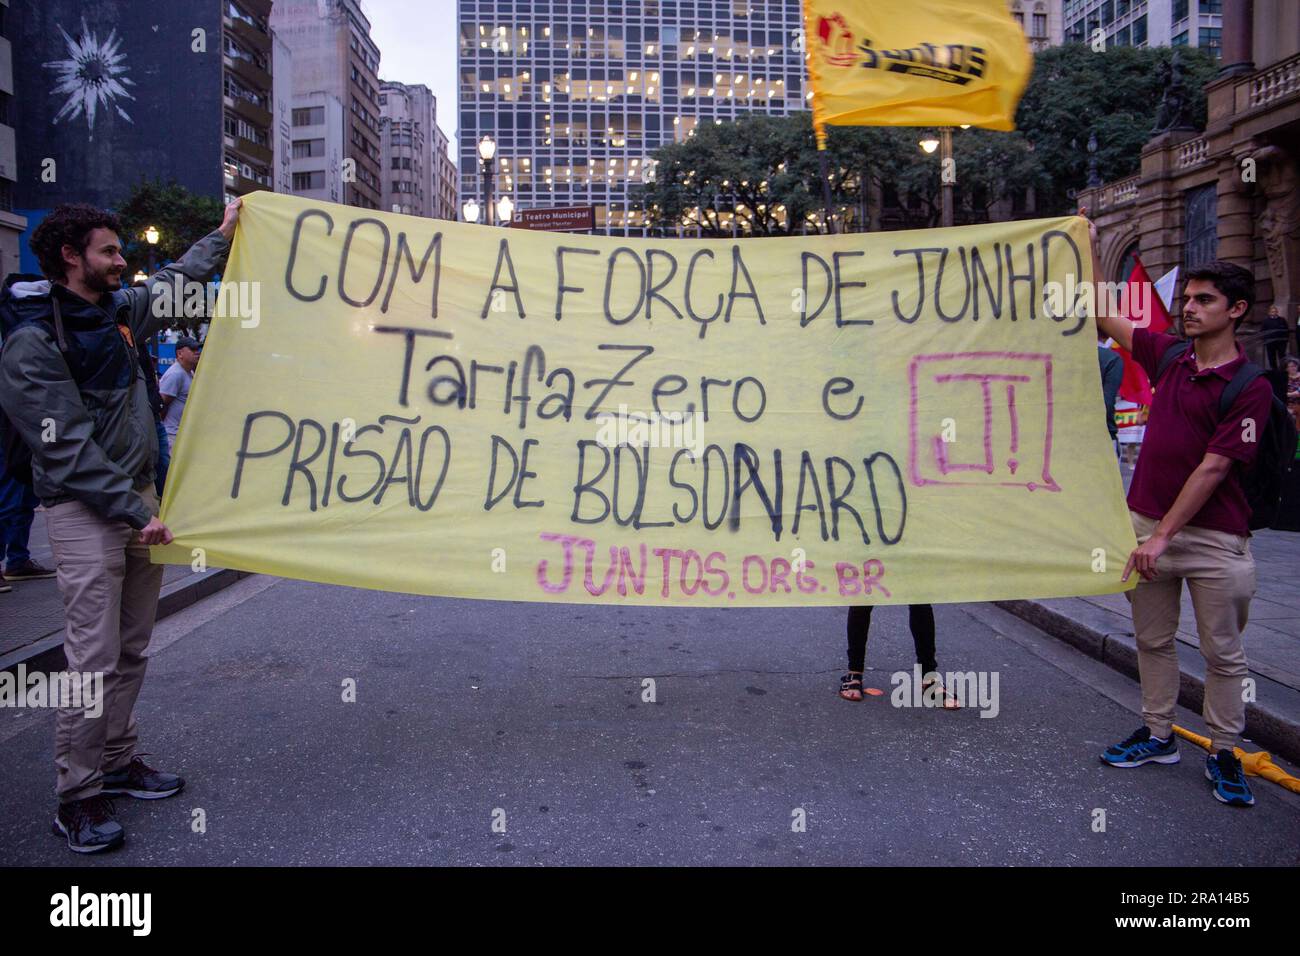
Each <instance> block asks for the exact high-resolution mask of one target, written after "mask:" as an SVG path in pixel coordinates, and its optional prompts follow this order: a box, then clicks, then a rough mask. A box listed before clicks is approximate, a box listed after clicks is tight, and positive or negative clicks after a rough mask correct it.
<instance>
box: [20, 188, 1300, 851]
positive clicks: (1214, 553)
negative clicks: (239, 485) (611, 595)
mask: <svg viewBox="0 0 1300 956" xmlns="http://www.w3.org/2000/svg"><path fill="white" fill-rule="evenodd" d="M239 213H240V201H239V200H236V201H235V202H233V203H231V204H230V205H229V206H227V207H226V211H225V217H224V219H223V221H222V223H221V225H220V226H219V227H218V229H217V230H216V231H214V232H212V233H211V234H210V235H208V236H206V237H205V238H203V239H201V240H200V241H199V242H198V243H196V244H195V245H194V246H193V247H192V248H191V249H190V250H189V251H188V252H187V253H186V254H185V255H184V256H182V257H181V258H180V259H179V260H177V261H176V262H173V263H171V264H169V265H167V266H165V267H164V268H163V269H162V270H161V271H160V272H159V273H158V274H156V275H155V276H153V277H150V278H149V279H148V280H147V281H146V282H144V283H142V284H139V285H137V286H134V287H130V288H124V287H123V284H122V275H123V273H124V271H125V269H126V262H125V260H124V258H123V255H122V243H121V239H120V233H121V228H120V224H119V223H118V221H117V219H116V218H115V217H114V216H113V214H111V213H109V212H106V211H103V210H98V209H95V208H93V207H90V206H85V205H68V206H61V207H59V208H58V209H56V210H54V211H53V212H52V213H51V215H50V216H48V217H47V218H46V219H45V220H44V221H43V222H42V223H41V224H40V226H39V227H37V229H36V230H35V231H34V233H33V235H32V237H31V247H32V251H33V252H34V253H35V255H36V257H37V259H38V260H39V262H40V265H41V269H42V271H43V273H44V276H43V277H35V276H11V277H9V279H7V280H6V282H5V285H4V288H3V290H0V337H2V343H0V409H2V410H3V412H4V416H5V418H4V419H3V420H2V421H0V425H2V424H5V423H6V422H7V423H8V428H9V430H10V432H11V433H12V435H13V436H14V440H13V441H7V442H6V448H5V450H6V454H7V456H8V460H7V461H6V462H5V464H6V469H5V474H6V476H7V477H6V481H5V485H4V492H3V497H0V505H2V506H3V507H4V523H3V527H4V530H5V535H6V539H5V548H6V553H5V559H6V564H5V573H6V575H7V576H8V577H10V578H13V579H15V580H21V579H22V578H23V577H24V576H27V577H34V576H45V577H49V576H51V575H54V574H55V573H56V572H54V571H51V570H50V569H47V568H43V567H41V566H40V565H38V564H35V563H34V562H32V561H31V558H30V555H28V554H27V553H26V551H25V547H24V545H25V542H26V533H27V531H28V530H30V525H31V513H32V510H33V509H34V508H35V507H36V505H37V503H38V502H39V504H40V505H41V506H43V508H44V513H45V520H46V525H47V529H48V533H49V540H50V546H51V548H52V550H53V553H54V557H55V562H56V564H57V578H58V585H59V589H60V591H61V593H62V596H63V603H64V609H65V613H66V618H67V625H66V633H65V639H64V650H65V653H66V656H67V661H68V668H69V669H70V670H72V671H74V672H82V673H87V672H102V673H103V674H104V675H105V681H104V696H105V698H106V699H105V701H104V708H103V713H104V717H103V718H102V719H95V720H90V719H86V718H84V717H83V715H82V712H81V711H79V710H75V709H71V708H68V709H61V710H60V711H59V714H58V718H57V729H56V735H55V746H54V764H55V793H56V796H57V802H58V806H57V810H56V813H55V817H54V823H53V830H54V832H55V833H56V834H58V835H60V836H61V837H63V838H65V839H66V841H67V844H68V846H69V848H71V849H72V850H74V851H76V852H81V853H93V852H98V851H101V850H105V849H108V848H110V847H113V846H116V845H118V844H120V843H121V842H122V841H123V839H124V831H123V828H122V826H121V825H120V824H119V823H118V822H117V820H116V818H115V811H114V808H113V804H112V801H111V799H110V797H111V796H112V795H123V794H124V795H129V796H131V797H136V798H141V799H159V798H164V797H169V796H173V795H174V794H176V793H179V792H180V791H181V789H182V788H183V787H184V781H183V780H182V779H181V778H180V777H179V776H177V775H175V774H172V773H167V772H165V771H162V770H158V769H156V768H154V767H151V766H149V765H148V764H147V763H146V762H145V761H144V760H143V759H142V756H141V753H140V751H139V749H138V731H137V726H136V721H135V717H134V714H133V711H134V705H135V701H136V698H137V696H138V694H139V692H140V687H141V684H142V682H143V680H144V675H145V667H146V656H145V652H146V649H147V647H148V644H149V639H150V635H151V632H152V629H153V625H154V619H155V615H156V610H157V604H158V596H159V589H160V586H161V582H162V567H161V566H160V565H155V564H152V563H150V561H149V551H148V549H149V546H150V545H158V544H167V543H170V541H171V540H172V535H171V532H170V531H169V530H168V528H167V527H166V526H165V525H164V524H163V523H162V522H161V521H160V520H159V518H158V511H159V505H158V502H159V496H160V494H161V487H162V484H161V483H162V481H163V479H164V477H165V474H166V470H167V467H168V464H167V463H168V458H169V455H170V452H171V449H172V446H173V443H174V442H175V440H176V436H177V428H178V425H179V423H180V421H181V415H182V412H183V410H184V407H185V402H186V399H187V397H188V395H189V389H190V383H191V381H192V379H193V375H194V372H195V368H196V367H197V364H198V361H199V354H200V345H199V343H198V342H197V341H195V340H193V339H188V338H182V339H180V340H179V341H178V342H177V343H176V346H177V348H176V362H175V364H173V365H172V366H171V367H170V368H169V369H168V370H167V371H166V373H165V374H164V375H163V376H162V378H161V381H159V380H158V378H157V376H156V374H155V372H154V369H153V364H152V357H151V356H150V354H149V352H148V350H147V349H146V348H145V347H144V344H145V343H146V342H147V341H148V340H149V338H150V337H151V336H153V335H154V334H155V333H156V332H157V331H158V330H159V328H160V326H161V324H162V321H163V320H162V319H160V318H159V317H158V315H157V314H156V310H155V309H153V308H152V307H151V306H152V303H153V299H154V297H155V295H158V296H161V295H165V294H167V293H166V291H165V290H166V289H167V288H168V287H169V286H171V285H172V284H173V282H174V280H175V276H176V274H180V275H181V276H182V277H184V279H186V280H192V281H198V282H207V281H209V280H210V279H211V278H212V277H213V275H214V274H215V273H216V272H217V271H218V269H219V268H220V267H221V264H222V262H223V261H224V259H225V256H226V255H227V253H228V251H229V248H230V241H231V239H232V237H233V235H234V230H235V227H236V223H237V221H238V219H239ZM1092 236H1093V255H1094V274H1099V273H1098V272H1097V271H1096V258H1095V257H1096V233H1095V229H1094V230H1093V233H1092ZM1185 278H1186V285H1185V288H1184V306H1183V309H1182V327H1183V334H1184V336H1185V339H1180V338H1178V337H1176V336H1174V335H1171V334H1157V333H1152V332H1150V331H1149V330H1146V329H1141V328H1135V327H1134V325H1133V324H1132V323H1131V322H1129V321H1128V320H1127V319H1126V318H1123V317H1122V316H1117V315H1110V314H1106V313H1105V310H1104V308H1103V309H1099V311H1100V312H1101V313H1102V314H1100V315H1098V317H1097V331H1098V337H1099V340H1114V341H1115V342H1116V343H1118V344H1119V345H1120V346H1121V347H1123V348H1124V349H1126V350H1127V351H1129V352H1130V353H1131V354H1132V355H1133V358H1134V360H1135V361H1136V362H1137V363H1138V364H1139V365H1140V366H1141V367H1142V368H1143V369H1144V370H1145V371H1146V373H1147V375H1148V377H1149V378H1150V380H1151V382H1152V383H1153V384H1154V385H1155V393H1154V394H1155V398H1154V401H1153V404H1152V406H1151V409H1150V415H1149V419H1148V421H1147V426H1146V437H1145V442H1144V446H1143V449H1142V454H1141V456H1140V457H1139V459H1138V462H1137V469H1136V472H1135V473H1134V476H1133V481H1132V485H1131V488H1130V490H1129V492H1128V507H1129V511H1130V516H1131V520H1132V524H1133V529H1134V532H1135V535H1136V538H1137V541H1138V547H1137V548H1136V549H1135V550H1134V551H1133V552H1132V553H1131V554H1130V555H1129V557H1128V560H1127V563H1126V566H1125V568H1124V571H1123V578H1124V580H1125V581H1127V580H1129V578H1130V577H1131V576H1132V574H1134V573H1136V574H1137V575H1138V576H1139V580H1138V582H1137V585H1136V587H1135V588H1134V589H1133V590H1130V591H1128V592H1126V593H1127V595H1128V598H1129V600H1130V601H1131V603H1132V612H1133V624H1134V630H1135V632H1136V635H1137V647H1138V656H1139V670H1140V674H1141V692H1142V715H1143V724H1142V726H1141V727H1139V728H1138V729H1137V730H1136V731H1134V732H1132V733H1130V734H1129V735H1127V736H1126V737H1124V738H1123V739H1122V740H1120V741H1119V742H1117V743H1116V744H1114V745H1113V746H1111V747H1109V748H1107V749H1106V750H1105V751H1104V752H1103V753H1102V754H1100V759H1101V760H1102V762H1104V763H1105V764H1107V765H1109V766H1111V767H1118V768H1132V767H1137V766H1141V765H1143V764H1147V763H1157V764H1170V763H1177V762H1178V760H1179V753H1178V746H1177V743H1176V741H1175V739H1174V735H1173V730H1172V724H1173V719H1174V710H1175V706H1176V703H1177V698H1178V686H1179V668H1178V662H1177V655H1176V650H1175V632H1176V630H1177V627H1178V616H1179V607H1180V595H1181V592H1182V586H1183V583H1184V582H1186V584H1187V586H1188V588H1189V589H1190V591H1191V594H1192V597H1193V603H1194V607H1195V609H1196V624H1197V631H1198V633H1199V635H1200V648H1201V653H1202V654H1203V655H1204V657H1205V661H1206V680H1205V706H1204V719H1205V722H1206V725H1207V726H1208V728H1209V730H1210V733H1211V737H1212V745H1213V752H1212V753H1211V754H1210V755H1209V757H1208V758H1207V761H1206V768H1205V774H1206V777H1207V778H1208V779H1209V781H1210V783H1211V785H1212V792H1213V794H1214V796H1215V797H1216V798H1217V799H1218V800H1219V801H1221V802H1223V803H1226V804H1231V805H1236V806H1250V805H1252V804H1253V803H1254V797H1253V795H1252V793H1251V790H1250V787H1249V785H1248V784H1247V782H1246V779H1245V776H1244V774H1243V772H1242V767H1241V764H1240V762H1239V761H1238V760H1237V758H1236V757H1235V756H1234V753H1233V748H1234V747H1235V746H1236V744H1237V742H1238V740H1239V738H1240V735H1241V733H1242V731H1243V729H1244V726H1245V704H1244V701H1243V694H1242V681H1243V680H1244V679H1245V678H1246V677H1247V676H1248V675H1247V664H1246V656H1245V652H1244V650H1243V647H1242V630H1243V628H1244V627H1245V624H1246V620H1247V616H1248V612H1249V608H1250V602H1251V598H1252V596H1253V595H1254V593H1255V566H1254V561H1253V559H1252V557H1251V553H1250V543H1249V539H1250V528H1249V518H1250V506H1249V503H1248V501H1247V498H1246V495H1245V493H1244V491H1243V483H1242V477H1243V475H1244V473H1245V471H1246V469H1249V468H1250V467H1251V466H1252V464H1253V462H1254V460H1255V458H1256V455H1257V453H1258V449H1259V447H1260V445H1259V442H1257V441H1254V440H1250V439H1248V438H1247V437H1245V430H1244V429H1243V427H1242V425H1243V422H1246V421H1255V422H1266V421H1268V419H1269V412H1270V407H1271V403H1272V402H1273V401H1274V391H1273V387H1272V386H1271V385H1270V383H1269V382H1268V381H1267V380H1266V379H1265V378H1264V377H1262V375H1261V374H1257V373H1260V372H1261V370H1259V369H1258V368H1257V367H1256V366H1254V365H1251V364H1249V363H1248V361H1247V357H1246V355H1245V352H1244V350H1243V349H1242V347H1241V345H1240V343H1239V342H1238V341H1237V338H1236V332H1237V329H1238V327H1239V326H1240V324H1241V323H1242V321H1243V319H1244V317H1245V316H1246V315H1247V314H1248V313H1249V312H1250V309H1251V308H1252V306H1253V304H1254V299H1255V279H1254V275H1253V274H1252V273H1251V271H1250V270H1249V269H1246V268H1244V267H1242V266H1240V265H1237V264H1234V263H1231V262H1224V261H1215V262H1210V263H1207V264H1205V265H1204V266H1201V267H1199V268H1195V269H1191V270H1189V271H1188V273H1187V274H1186V277H1185ZM1102 353H1103V354H1102V355H1101V357H1100V362H1101V377H1102V382H1103V389H1104V393H1105V395H1106V407H1107V416H1108V426H1109V428H1110V435H1111V438H1112V439H1114V437H1115V425H1114V396H1115V392H1116V391H1117V390H1118V387H1119V376H1120V375H1121V374H1122V371H1121V370H1119V367H1118V364H1117V363H1118V357H1117V356H1115V354H1114V353H1113V352H1112V351H1111V350H1109V349H1102ZM1293 361H1294V360H1293ZM1298 385H1300V363H1295V364H1293V365H1292V366H1291V389H1290V393H1289V394H1290V395H1291V397H1292V398H1293V399H1300V394H1298V388H1297V386H1298ZM1230 389H1231V390H1232V391H1229V390H1230ZM1225 394H1227V395H1228V396H1229V397H1230V398H1231V399H1232V400H1231V401H1230V403H1229V404H1228V407H1227V409H1226V411H1225V410H1223V409H1221V408H1220V407H1219V406H1220V404H1221V403H1222V400H1223V398H1224V396H1225ZM14 502H17V503H18V504H17V506H16V507H15V506H13V503H14ZM11 515H20V516H21V517H19V518H17V519H14V518H11V517H10V516H11ZM24 523H25V524H24ZM20 538H21V540H19V539H20ZM871 618H872V609H871V607H869V606H855V607H852V608H850V609H849V610H848V658H849V662H848V664H849V666H848V672H847V673H846V674H845V675H844V676H843V677H842V678H841V680H840V685H839V695H840V696H841V697H842V698H843V699H844V700H846V701H853V702H859V701H861V700H863V693H864V688H863V680H862V677H863V672H864V669H865V657H866V647H867V635H868V630H869V627H870V623H871ZM909 620H910V625H911V631H912V637H913V641H914V644H915V651H916V658H917V664H918V665H919V667H920V669H921V672H922V673H923V674H924V685H923V686H924V688H925V690H927V691H933V692H935V694H937V695H938V698H939V700H941V702H942V705H943V707H945V708H949V709H955V708H957V707H958V706H959V702H958V701H957V700H956V699H954V698H953V696H952V695H951V694H950V693H949V692H948V691H947V689H945V688H944V687H943V686H942V683H941V682H940V677H939V670H938V663H937V660H936V647H935V644H936V635H935V615H934V609H933V608H932V607H931V606H930V605H912V606H911V607H910V608H909Z"/></svg>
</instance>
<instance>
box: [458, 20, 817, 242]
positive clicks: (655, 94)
mask: <svg viewBox="0 0 1300 956" xmlns="http://www.w3.org/2000/svg"><path fill="white" fill-rule="evenodd" d="M457 30H458V34H459V55H458V60H459V63H458V66H459V73H460V121H459V126H458V132H457V140H458V145H459V154H460V194H461V199H462V200H467V199H469V198H471V197H475V198H479V199H480V201H481V199H482V191H483V181H482V176H481V174H480V169H479V158H478V155H477V153H476V146H477V144H478V142H479V140H480V139H481V138H482V137H483V136H491V137H492V138H493V139H494V140H495V141H496V143H497V152H496V156H495V157H494V159H493V164H494V174H495V175H494V187H493V189H494V194H495V195H501V194H509V195H510V196H511V198H512V200H513V201H514V203H515V207H516V208H517V209H528V208H536V207H546V206H570V205H593V206H595V209H596V231H597V232H608V233H609V234H612V235H640V234H643V233H644V231H645V229H644V226H643V222H642V219H641V216H640V214H639V212H638V210H637V209H636V208H635V206H634V204H633V203H631V202H630V201H629V188H630V186H632V185H633V184H635V183H638V182H641V181H643V179H644V178H645V177H647V176H651V175H653V170H652V168H649V167H648V164H647V159H648V158H649V156H650V154H651V153H652V152H653V151H654V150H655V149H657V148H659V147H660V146H663V145H665V144H668V143H672V142H677V141H681V140H683V139H685V138H686V137H687V136H689V135H690V134H691V131H692V130H693V129H694V128H695V127H696V125H697V124H699V123H709V122H723V121H726V120H732V119H735V118H737V117H739V116H742V115H745V114H749V113H765V114H770V115H784V114H786V113H789V112H792V111H795V110H802V109H805V108H806V87H805V82H806V81H805V77H804V63H803V48H804V44H803V25H802V22H801V12H800V3H799V0H700V2H692V3H684V2H683V3H679V2H668V0H663V2H661V0H589V2H585V3H578V2H569V0H526V2H525V0H458V3H457Z"/></svg>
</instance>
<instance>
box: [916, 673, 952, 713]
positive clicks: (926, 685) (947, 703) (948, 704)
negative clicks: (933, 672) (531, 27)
mask: <svg viewBox="0 0 1300 956" xmlns="http://www.w3.org/2000/svg"><path fill="white" fill-rule="evenodd" d="M936 684H937V685H938V686H939V689H940V690H941V691H943V705H942V706H943V709H944V710H961V701H959V700H958V699H957V697H956V695H955V694H953V692H952V691H950V690H949V689H948V688H947V687H945V686H944V683H943V681H942V680H941V679H940V678H939V677H937V676H932V677H929V678H923V679H922V681H921V697H922V699H924V698H925V694H926V692H927V691H928V690H929V689H930V688H931V687H934V686H935V685H936Z"/></svg>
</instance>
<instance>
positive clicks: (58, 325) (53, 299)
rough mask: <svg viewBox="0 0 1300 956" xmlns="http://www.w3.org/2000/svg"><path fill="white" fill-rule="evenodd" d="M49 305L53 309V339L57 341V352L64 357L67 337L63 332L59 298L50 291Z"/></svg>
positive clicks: (66, 348) (66, 352)
mask: <svg viewBox="0 0 1300 956" xmlns="http://www.w3.org/2000/svg"><path fill="white" fill-rule="evenodd" d="M50 305H52V306H53V307H54V337H55V339H57V340H58V343H59V351H60V352H62V353H63V354H64V355H67V354H68V337H67V335H66V334H65V333H64V331H63V308H62V307H61V306H60V305H59V298H58V296H56V295H55V294H54V292H53V290H51V292H50Z"/></svg>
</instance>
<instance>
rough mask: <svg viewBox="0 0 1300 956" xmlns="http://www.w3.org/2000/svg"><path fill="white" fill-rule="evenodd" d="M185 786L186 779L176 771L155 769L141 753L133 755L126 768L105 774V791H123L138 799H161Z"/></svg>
mask: <svg viewBox="0 0 1300 956" xmlns="http://www.w3.org/2000/svg"><path fill="white" fill-rule="evenodd" d="M184 788H185V781H184V780H182V779H181V778H180V777H178V776H176V774H174V773H164V772H163V771H161V770H155V769H154V768H153V767H151V766H149V765H148V764H147V763H145V762H144V760H143V759H142V757H141V755H140V754H136V755H135V756H134V757H132V758H131V762H130V763H129V764H127V765H126V767H125V768H124V769H122V770H118V771H116V772H114V773H106V774H104V793H110V794H117V793H122V794H126V796H128V797H135V798H136V799H137V800H161V799H163V798H164V797H172V796H175V795H176V794H178V793H180V792H181V790H183V789H184Z"/></svg>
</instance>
